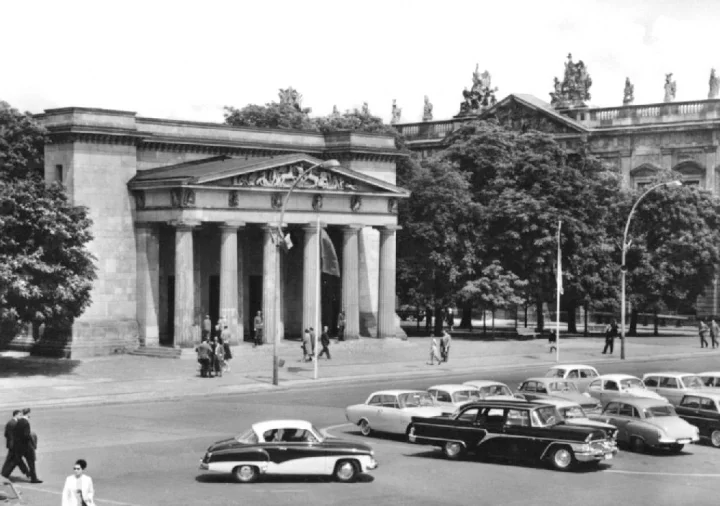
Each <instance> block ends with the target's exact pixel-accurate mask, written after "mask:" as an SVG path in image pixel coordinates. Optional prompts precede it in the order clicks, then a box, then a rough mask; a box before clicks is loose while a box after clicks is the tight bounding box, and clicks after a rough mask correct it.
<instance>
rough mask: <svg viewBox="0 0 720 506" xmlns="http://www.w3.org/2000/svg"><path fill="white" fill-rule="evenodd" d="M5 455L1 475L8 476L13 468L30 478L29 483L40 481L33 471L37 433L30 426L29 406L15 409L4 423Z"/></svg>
mask: <svg viewBox="0 0 720 506" xmlns="http://www.w3.org/2000/svg"><path fill="white" fill-rule="evenodd" d="M5 446H6V447H7V457H5V463H4V464H3V466H2V476H3V477H4V478H9V477H10V475H11V474H12V472H13V471H14V470H15V468H16V467H17V468H19V469H20V472H21V473H23V474H24V475H25V476H27V477H28V478H30V482H31V483H42V480H40V479H38V477H37V473H36V471H35V457H36V455H35V450H36V449H37V434H35V433H34V432H33V431H32V429H31V428H30V408H25V409H23V410H19V409H16V410H14V411H13V413H12V418H11V419H10V420H9V421H8V422H7V423H6V424H5Z"/></svg>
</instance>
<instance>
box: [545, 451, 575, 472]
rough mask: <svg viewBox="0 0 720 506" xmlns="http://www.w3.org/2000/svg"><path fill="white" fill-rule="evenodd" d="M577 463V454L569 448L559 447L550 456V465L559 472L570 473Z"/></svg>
mask: <svg viewBox="0 0 720 506" xmlns="http://www.w3.org/2000/svg"><path fill="white" fill-rule="evenodd" d="M575 462H576V460H575V454H574V453H573V451H572V449H571V448H570V447H568V446H559V447H557V448H555V449H554V450H553V452H552V453H551V454H550V465H552V467H553V469H555V470H557V471H568V470H569V469H572V467H573V466H574V465H575Z"/></svg>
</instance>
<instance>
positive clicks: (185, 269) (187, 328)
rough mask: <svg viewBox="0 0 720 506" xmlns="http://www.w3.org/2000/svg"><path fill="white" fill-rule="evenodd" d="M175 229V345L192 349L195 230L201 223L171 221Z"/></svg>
mask: <svg viewBox="0 0 720 506" xmlns="http://www.w3.org/2000/svg"><path fill="white" fill-rule="evenodd" d="M170 225H171V226H174V227H175V321H174V327H175V333H174V339H173V344H174V345H175V346H181V347H184V348H190V347H192V346H193V345H194V344H195V343H194V339H193V323H194V322H193V317H194V314H193V312H194V311H195V285H194V280H193V278H194V271H195V263H194V261H193V228H195V227H197V226H199V225H200V222H199V221H190V220H183V221H171V222H170Z"/></svg>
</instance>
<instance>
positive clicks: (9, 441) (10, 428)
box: [1, 409, 30, 478]
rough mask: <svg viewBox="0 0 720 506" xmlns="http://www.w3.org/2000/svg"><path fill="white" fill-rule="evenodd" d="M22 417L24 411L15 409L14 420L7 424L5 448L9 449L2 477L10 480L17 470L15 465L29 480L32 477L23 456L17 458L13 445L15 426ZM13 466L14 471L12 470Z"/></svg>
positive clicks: (11, 419)
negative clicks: (13, 472)
mask: <svg viewBox="0 0 720 506" xmlns="http://www.w3.org/2000/svg"><path fill="white" fill-rule="evenodd" d="M21 417H22V411H20V410H19V409H15V410H13V412H12V418H10V420H8V423H6V424H5V446H6V447H7V451H8V452H7V457H5V463H4V464H3V466H2V473H1V474H2V476H4V477H5V478H9V477H10V475H11V474H12V469H14V468H15V465H17V467H19V468H20V472H22V473H23V474H24V475H25V476H27V477H28V478H29V477H30V473H29V472H28V468H27V466H26V465H25V462H24V461H23V459H22V456H21V457H20V458H17V459H16V458H15V450H14V445H13V439H14V437H15V426H16V425H17V422H18V420H19V419H20V418H21ZM11 466H12V469H11Z"/></svg>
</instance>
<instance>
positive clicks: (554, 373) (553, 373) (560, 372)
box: [545, 369, 565, 378]
mask: <svg viewBox="0 0 720 506" xmlns="http://www.w3.org/2000/svg"><path fill="white" fill-rule="evenodd" d="M545 377H546V378H564V377H565V369H550V370H549V371H548V372H546V373H545Z"/></svg>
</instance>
